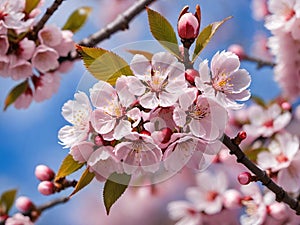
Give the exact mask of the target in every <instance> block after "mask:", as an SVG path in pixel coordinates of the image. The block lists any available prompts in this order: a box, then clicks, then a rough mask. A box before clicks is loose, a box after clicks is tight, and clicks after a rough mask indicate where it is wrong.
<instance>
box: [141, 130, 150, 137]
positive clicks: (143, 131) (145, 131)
mask: <svg viewBox="0 0 300 225" xmlns="http://www.w3.org/2000/svg"><path fill="white" fill-rule="evenodd" d="M140 134H144V135H148V136H151V133H150V132H149V131H147V130H142V131H141V132H140Z"/></svg>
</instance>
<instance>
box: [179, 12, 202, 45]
mask: <svg viewBox="0 0 300 225" xmlns="http://www.w3.org/2000/svg"><path fill="white" fill-rule="evenodd" d="M199 28H200V21H199V20H198V18H197V17H196V16H195V15H194V14H192V13H190V12H187V13H184V14H183V15H182V16H181V17H180V18H179V19H178V23H177V29H178V35H179V37H180V38H182V39H193V38H196V37H197V36H198V34H199Z"/></svg>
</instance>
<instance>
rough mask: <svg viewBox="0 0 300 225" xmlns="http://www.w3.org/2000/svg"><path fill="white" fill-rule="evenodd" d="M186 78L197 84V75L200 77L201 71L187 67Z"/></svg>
mask: <svg viewBox="0 0 300 225" xmlns="http://www.w3.org/2000/svg"><path fill="white" fill-rule="evenodd" d="M184 75H185V79H186V80H187V81H188V82H189V83H190V84H192V85H195V77H199V72H198V71H197V70H194V69H187V70H186V71H185V74H184Z"/></svg>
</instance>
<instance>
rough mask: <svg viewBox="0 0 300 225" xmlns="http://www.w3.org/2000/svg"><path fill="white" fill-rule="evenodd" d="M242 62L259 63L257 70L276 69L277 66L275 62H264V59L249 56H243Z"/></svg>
mask: <svg viewBox="0 0 300 225" xmlns="http://www.w3.org/2000/svg"><path fill="white" fill-rule="evenodd" d="M241 60H243V61H249V62H254V63H257V69H261V68H263V67H274V66H275V65H276V64H275V63H273V62H269V61H264V60H262V59H259V58H255V57H252V56H248V55H245V56H243V57H242V58H241Z"/></svg>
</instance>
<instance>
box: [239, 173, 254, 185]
mask: <svg viewBox="0 0 300 225" xmlns="http://www.w3.org/2000/svg"><path fill="white" fill-rule="evenodd" d="M238 181H239V183H240V184H242V185H247V184H249V183H250V182H251V181H253V177H252V175H251V174H250V173H249V172H243V173H241V174H239V175H238Z"/></svg>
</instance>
